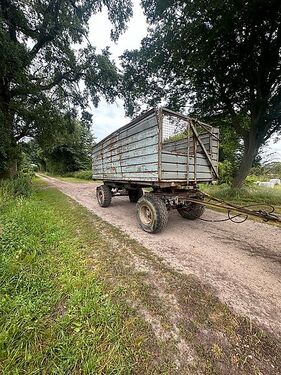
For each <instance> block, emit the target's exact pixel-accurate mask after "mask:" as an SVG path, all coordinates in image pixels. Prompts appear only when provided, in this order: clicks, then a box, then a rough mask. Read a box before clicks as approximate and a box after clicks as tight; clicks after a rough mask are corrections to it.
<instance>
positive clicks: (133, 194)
mask: <svg viewBox="0 0 281 375" xmlns="http://www.w3.org/2000/svg"><path fill="white" fill-rule="evenodd" d="M128 195H129V199H130V202H132V203H136V202H137V201H138V200H139V199H140V198H141V197H142V196H143V191H142V188H138V189H128Z"/></svg>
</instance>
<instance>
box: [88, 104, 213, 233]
mask: <svg viewBox="0 0 281 375" xmlns="http://www.w3.org/2000/svg"><path fill="white" fill-rule="evenodd" d="M218 149H219V131H218V129H217V128H213V127H211V126H210V125H207V124H205V123H203V122H200V121H198V120H195V119H193V118H190V117H186V116H184V115H182V114H180V113H176V112H173V111H171V110H169V109H166V108H161V109H151V110H149V111H148V112H146V113H144V114H143V115H141V116H139V117H137V118H136V119H135V120H133V121H131V122H130V123H129V124H127V125H125V126H123V127H122V128H120V129H118V130H117V131H115V132H114V133H112V134H110V135H109V136H108V137H106V138H105V139H103V140H102V141H101V142H99V143H97V144H96V145H95V146H94V150H93V179H94V180H102V181H103V183H104V184H103V185H101V186H99V187H98V188H97V192H96V195H97V200H98V203H99V205H100V206H101V207H108V206H109V205H110V203H111V200H112V197H114V196H123V195H128V196H129V199H130V201H131V202H136V203H137V205H136V214H137V219H138V222H139V224H140V226H141V228H142V229H143V230H145V231H146V232H150V233H156V232H159V231H161V230H162V229H163V228H164V227H165V226H166V225H167V222H168V211H169V210H171V209H177V210H178V212H179V214H180V215H181V216H182V217H183V218H185V219H190V220H194V219H197V218H199V217H200V216H201V215H202V214H203V212H204V205H203V204H200V202H202V201H203V199H204V195H203V194H202V193H201V192H200V190H199V188H198V184H199V183H210V182H212V181H214V180H216V179H217V177H218ZM143 188H149V190H150V192H149V193H146V194H144V195H143ZM197 202H198V203H197Z"/></svg>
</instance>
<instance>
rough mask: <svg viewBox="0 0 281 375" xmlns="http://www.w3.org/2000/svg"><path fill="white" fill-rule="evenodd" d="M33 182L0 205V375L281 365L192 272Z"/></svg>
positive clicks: (271, 345) (257, 369)
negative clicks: (22, 194)
mask: <svg viewBox="0 0 281 375" xmlns="http://www.w3.org/2000/svg"><path fill="white" fill-rule="evenodd" d="M36 189H37V191H36V192H35V193H34V194H33V195H32V196H31V197H30V198H28V199H21V198H18V199H17V200H16V201H9V200H3V201H2V203H0V210H1V212H0V218H1V219H0V246H1V256H2V258H1V265H0V267H1V269H0V272H1V283H2V285H3V287H2V291H1V304H0V307H1V311H0V313H1V319H0V366H1V367H0V373H3V374H5V375H6V374H39V373H40V374H41V373H42V374H48V375H49V374H137V375H138V374H140V375H142V374H149V375H150V374H152V375H154V374H155V375H156V374H163V375H174V374H177V375H178V374H181V375H186V374H204V375H205V374H226V373H227V374H235V375H236V374H241V375H242V374H247V375H248V374H253V375H254V374H255V375H256V374H267V375H273V374H277V373H280V372H281V367H280V366H281V348H280V343H278V341H277V339H276V338H274V337H271V336H270V335H269V334H267V333H265V332H264V331H263V330H261V329H260V328H258V327H257V326H256V324H255V323H253V322H252V321H251V320H249V319H247V318H244V317H240V316H239V315H237V314H235V313H234V312H233V311H232V310H231V309H230V308H228V307H227V306H226V305H225V304H223V303H221V302H220V301H219V299H218V298H217V297H216V296H214V294H213V291H212V290H210V289H209V288H208V287H206V286H204V285H202V284H201V283H200V280H199V279H197V278H195V277H194V276H192V275H185V274H182V273H180V272H177V271H175V270H174V269H173V268H171V267H170V266H168V265H167V264H166V263H164V261H163V260H162V259H161V258H159V257H157V256H155V255H154V254H153V253H152V252H151V251H149V250H148V249H146V248H145V247H143V246H142V245H140V244H139V243H138V242H137V241H135V240H133V239H131V238H130V237H128V236H127V235H126V234H124V233H123V232H121V231H120V230H119V229H118V228H116V227H114V226H112V225H110V224H108V223H107V222H104V221H103V220H101V219H100V218H98V217H97V216H95V215H93V214H92V213H91V212H89V211H87V210H86V209H85V208H83V207H81V206H79V205H78V204H77V203H74V202H73V201H72V200H70V199H69V198H67V197H66V196H65V195H63V194H62V193H60V192H59V191H57V190H56V189H53V188H50V187H47V185H46V184H45V183H42V182H38V181H37V182H36ZM0 196H1V195H0ZM163 246H164V245H163Z"/></svg>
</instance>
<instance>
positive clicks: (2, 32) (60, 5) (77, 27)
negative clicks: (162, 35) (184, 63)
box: [0, 0, 132, 169]
mask: <svg viewBox="0 0 281 375" xmlns="http://www.w3.org/2000/svg"><path fill="white" fill-rule="evenodd" d="M102 7H106V9H107V12H108V18H109V20H110V21H111V23H112V30H111V37H112V39H113V40H117V38H118V36H119V35H120V33H121V32H122V31H123V30H124V29H125V27H126V22H127V20H128V19H129V17H130V16H131V14H132V7H131V1H127V0H126V1H125V0H114V1H108V0H28V1H22V0H3V1H1V4H0V54H1V56H0V139H1V140H0V154H1V155H0V156H1V158H0V159H1V162H2V165H0V169H1V167H2V168H4V164H5V160H6V161H9V158H11V153H9V148H12V149H14V148H15V145H16V143H17V142H18V141H19V140H20V139H22V138H23V137H26V136H32V137H41V138H44V139H45V140H47V139H49V140H51V139H52V138H54V139H55V138H56V131H57V129H58V127H59V126H58V124H63V123H64V125H63V126H65V124H67V122H68V119H69V118H70V117H71V118H75V117H77V116H78V115H79V116H80V115H81V113H84V117H85V116H87V113H86V109H87V107H88V101H89V99H91V100H92V102H93V103H94V105H97V104H98V101H99V99H100V97H101V96H103V97H105V98H106V100H108V101H111V100H113V99H114V98H115V96H116V95H117V94H118V89H117V86H118V84H119V75H118V72H117V69H116V66H115V64H114V63H113V62H112V61H111V59H110V53H109V50H108V49H104V50H103V51H102V52H101V53H97V51H96V49H95V47H94V46H92V45H91V43H90V42H89V40H88V32H89V21H90V18H91V16H92V15H94V14H95V13H97V12H98V11H100V10H101V9H102ZM101 32H102V31H101ZM80 117H81V116H80ZM0 164H1V163H0Z"/></svg>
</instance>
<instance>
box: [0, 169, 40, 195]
mask: <svg viewBox="0 0 281 375" xmlns="http://www.w3.org/2000/svg"><path fill="white" fill-rule="evenodd" d="M32 177H33V175H32V174H31V173H20V174H19V175H18V176H17V177H16V178H14V179H8V180H3V181H1V182H0V190H1V195H2V196H3V195H10V196H13V197H17V196H24V197H28V196H30V194H31V192H32Z"/></svg>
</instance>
